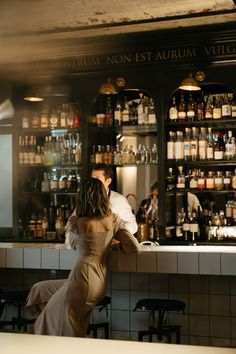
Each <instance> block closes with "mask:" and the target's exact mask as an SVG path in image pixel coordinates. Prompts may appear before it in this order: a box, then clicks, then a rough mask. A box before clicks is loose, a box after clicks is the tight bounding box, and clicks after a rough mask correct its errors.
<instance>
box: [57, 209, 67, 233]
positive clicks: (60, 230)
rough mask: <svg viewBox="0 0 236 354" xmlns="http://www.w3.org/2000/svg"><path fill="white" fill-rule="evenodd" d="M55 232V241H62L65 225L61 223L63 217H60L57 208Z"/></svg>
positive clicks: (59, 210) (59, 211)
mask: <svg viewBox="0 0 236 354" xmlns="http://www.w3.org/2000/svg"><path fill="white" fill-rule="evenodd" d="M55 230H56V238H57V240H62V238H63V236H64V232H65V224H64V221H63V217H62V215H61V209H60V208H57V214H56V219H55Z"/></svg>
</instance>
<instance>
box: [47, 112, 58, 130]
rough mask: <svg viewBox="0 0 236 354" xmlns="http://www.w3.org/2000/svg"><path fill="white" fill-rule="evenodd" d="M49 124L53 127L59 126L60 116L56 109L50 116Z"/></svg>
mask: <svg viewBox="0 0 236 354" xmlns="http://www.w3.org/2000/svg"><path fill="white" fill-rule="evenodd" d="M49 125H50V128H51V129H56V128H58V125H59V117H58V115H57V111H56V110H55V109H53V110H52V112H51V114H50V117H49Z"/></svg>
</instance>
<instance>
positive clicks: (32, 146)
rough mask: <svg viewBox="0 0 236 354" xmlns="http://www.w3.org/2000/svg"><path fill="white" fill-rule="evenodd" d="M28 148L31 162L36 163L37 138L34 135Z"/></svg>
mask: <svg viewBox="0 0 236 354" xmlns="http://www.w3.org/2000/svg"><path fill="white" fill-rule="evenodd" d="M28 149H29V150H28V156H29V164H30V165H34V162H35V153H36V139H35V137H34V136H33V135H31V136H30V137H29V145H28Z"/></svg>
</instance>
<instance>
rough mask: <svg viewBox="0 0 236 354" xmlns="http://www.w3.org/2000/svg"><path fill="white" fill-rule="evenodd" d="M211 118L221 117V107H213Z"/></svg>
mask: <svg viewBox="0 0 236 354" xmlns="http://www.w3.org/2000/svg"><path fill="white" fill-rule="evenodd" d="M213 119H221V108H220V107H219V108H218V107H217V108H214V109H213Z"/></svg>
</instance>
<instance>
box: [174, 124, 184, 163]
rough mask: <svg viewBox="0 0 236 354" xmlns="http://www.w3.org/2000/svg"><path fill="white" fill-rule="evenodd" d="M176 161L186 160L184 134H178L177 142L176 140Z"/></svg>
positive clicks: (179, 132)
mask: <svg viewBox="0 0 236 354" xmlns="http://www.w3.org/2000/svg"><path fill="white" fill-rule="evenodd" d="M174 150H175V160H176V161H181V160H183V158H184V145H183V132H182V131H177V132H176V140H175V147H174Z"/></svg>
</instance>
